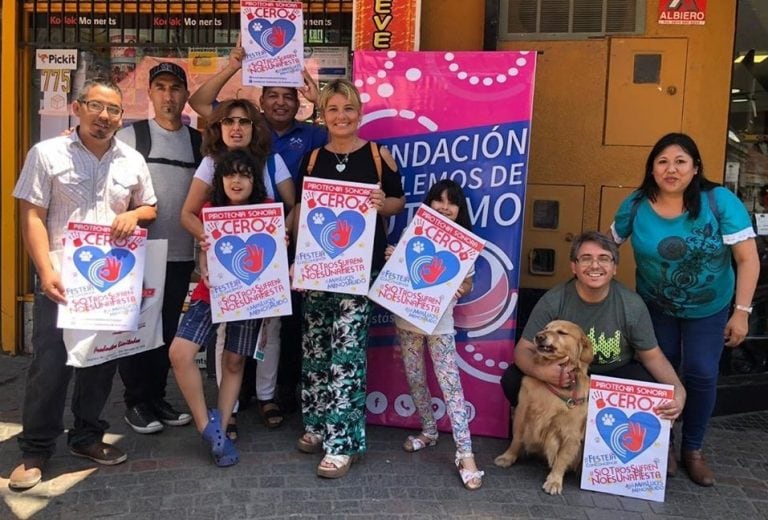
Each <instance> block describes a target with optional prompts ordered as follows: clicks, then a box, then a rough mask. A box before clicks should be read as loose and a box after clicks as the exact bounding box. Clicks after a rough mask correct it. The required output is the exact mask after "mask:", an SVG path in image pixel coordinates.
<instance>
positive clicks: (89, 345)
mask: <svg viewBox="0 0 768 520" xmlns="http://www.w3.org/2000/svg"><path fill="white" fill-rule="evenodd" d="M167 255H168V241H167V240H148V241H147V246H146V266H145V269H144V282H143V289H142V299H141V310H140V313H139V326H138V328H137V329H136V331H135V332H134V331H124V332H109V331H92V330H76V329H64V345H65V347H66V348H67V365H70V366H73V367H78V368H82V367H90V366H93V365H100V364H102V363H106V362H107V361H112V360H113V359H118V358H121V357H125V356H131V355H133V354H136V353H138V352H144V351H145V350H152V349H153V348H157V347H159V346H160V345H162V344H163V322H162V309H163V296H164V289H165V266H166V258H167ZM59 256H60V255H59Z"/></svg>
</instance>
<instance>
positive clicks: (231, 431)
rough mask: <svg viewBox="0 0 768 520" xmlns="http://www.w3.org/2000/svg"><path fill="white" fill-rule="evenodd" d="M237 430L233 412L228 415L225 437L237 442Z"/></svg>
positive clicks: (235, 417)
mask: <svg viewBox="0 0 768 520" xmlns="http://www.w3.org/2000/svg"><path fill="white" fill-rule="evenodd" d="M238 433H239V432H238V431H237V414H236V413H233V414H232V415H231V416H230V417H229V423H228V424H227V430H226V434H227V438H228V439H229V440H231V441H232V442H237V437H238Z"/></svg>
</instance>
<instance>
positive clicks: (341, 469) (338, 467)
mask: <svg viewBox="0 0 768 520" xmlns="http://www.w3.org/2000/svg"><path fill="white" fill-rule="evenodd" d="M356 458H357V457H355V456H350V455H332V454H330V453H326V454H325V457H323V460H321V461H320V465H318V466H317V476H318V477H323V478H341V477H343V476H344V475H346V474H347V473H348V472H349V468H350V466H352V463H353V462H354V461H355V459H356Z"/></svg>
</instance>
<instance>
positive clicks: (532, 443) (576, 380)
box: [494, 320, 593, 495]
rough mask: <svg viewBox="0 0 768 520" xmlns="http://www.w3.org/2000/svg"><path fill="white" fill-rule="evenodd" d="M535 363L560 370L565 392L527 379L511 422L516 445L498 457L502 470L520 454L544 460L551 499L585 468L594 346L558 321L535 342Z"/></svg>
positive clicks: (578, 329) (574, 327)
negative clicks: (565, 479) (570, 475)
mask: <svg viewBox="0 0 768 520" xmlns="http://www.w3.org/2000/svg"><path fill="white" fill-rule="evenodd" d="M534 345H535V346H536V355H535V358H534V360H535V362H536V363H538V364H545V365H550V364H556V365H560V366H561V374H564V375H565V374H568V373H569V372H570V375H569V376H565V377H564V384H563V385H562V386H563V388H557V387H555V386H552V385H550V384H548V383H545V382H543V381H540V380H538V379H535V378H533V377H529V376H525V377H523V381H522V385H521V387H520V394H519V396H518V404H517V408H516V409H515V415H514V418H513V419H512V442H511V443H510V445H509V448H507V451H505V452H504V453H502V454H501V455H499V456H498V457H496V459H495V460H494V463H495V464H496V465H497V466H501V467H503V468H508V467H509V466H511V465H512V464H514V463H515V462H516V461H517V459H518V457H519V455H520V452H521V450H525V451H526V452H528V453H531V454H539V455H544V456H545V457H546V458H547V462H548V463H549V467H550V470H551V471H550V472H549V475H547V480H546V481H545V482H544V485H543V486H542V488H543V489H544V491H546V492H547V493H549V494H550V495H559V494H561V492H562V490H563V475H564V474H565V472H566V471H568V470H576V469H577V468H578V467H579V464H581V457H582V451H583V447H584V444H583V443H584V431H585V429H586V425H587V392H588V391H589V377H588V376H587V368H588V367H589V364H590V363H591V362H592V357H593V351H592V343H591V342H590V341H589V339H588V338H587V336H586V335H585V334H584V331H583V330H581V327H579V326H578V325H576V324H575V323H572V322H570V321H564V320H555V321H551V322H549V323H548V324H547V326H546V327H544V329H543V330H542V331H540V332H539V333H537V334H536V337H535V338H534Z"/></svg>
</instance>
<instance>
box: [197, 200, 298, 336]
mask: <svg viewBox="0 0 768 520" xmlns="http://www.w3.org/2000/svg"><path fill="white" fill-rule="evenodd" d="M283 211H284V210H283V205H282V204H253V205H249V206H227V207H215V208H203V212H202V216H203V227H204V229H205V234H206V236H208V237H209V242H210V243H211V246H210V247H209V248H208V251H207V253H206V259H207V260H208V283H209V284H210V289H211V314H212V316H213V323H222V322H227V321H240V320H249V319H258V318H268V317H271V316H285V315H288V314H291V296H290V284H289V280H288V252H287V250H286V247H285V215H284V212H283Z"/></svg>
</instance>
